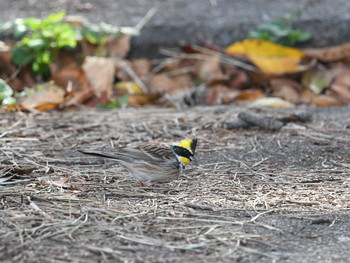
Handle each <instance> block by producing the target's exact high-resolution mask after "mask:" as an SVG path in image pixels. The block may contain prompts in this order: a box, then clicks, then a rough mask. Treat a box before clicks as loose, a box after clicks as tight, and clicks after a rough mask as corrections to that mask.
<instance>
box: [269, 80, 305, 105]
mask: <svg viewBox="0 0 350 263" xmlns="http://www.w3.org/2000/svg"><path fill="white" fill-rule="evenodd" d="M270 86H271V89H272V91H273V95H274V96H275V97H278V98H281V99H284V100H286V101H289V102H291V103H297V102H298V101H299V92H298V91H299V90H301V89H302V86H301V85H300V84H299V83H298V82H296V81H293V80H291V79H287V78H273V79H271V80H270Z"/></svg>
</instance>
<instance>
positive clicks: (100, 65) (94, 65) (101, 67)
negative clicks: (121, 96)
mask: <svg viewBox="0 0 350 263" xmlns="http://www.w3.org/2000/svg"><path fill="white" fill-rule="evenodd" d="M82 67H83V69H84V71H85V73H86V76H87V79H88V81H89V83H90V85H91V87H92V89H93V90H94V92H95V94H96V95H97V96H98V97H101V96H106V97H107V98H110V97H111V95H112V89H113V82H114V75H115V64H114V60H113V59H111V58H103V57H86V58H85V61H84V64H83V66H82Z"/></svg>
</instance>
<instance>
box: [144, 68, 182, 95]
mask: <svg viewBox="0 0 350 263" xmlns="http://www.w3.org/2000/svg"><path fill="white" fill-rule="evenodd" d="M176 88H177V85H176V83H175V82H174V80H173V79H171V78H170V77H169V76H168V75H167V74H164V73H161V74H156V75H153V76H152V78H151V79H150V81H149V82H148V89H149V92H150V93H151V94H165V93H172V92H174V91H176Z"/></svg>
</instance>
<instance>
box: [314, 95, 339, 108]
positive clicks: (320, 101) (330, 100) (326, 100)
mask: <svg viewBox="0 0 350 263" xmlns="http://www.w3.org/2000/svg"><path fill="white" fill-rule="evenodd" d="M311 104H313V105H316V106H323V107H326V106H341V105H344V104H345V103H344V102H343V101H341V100H339V99H337V98H334V97H331V96H328V95H318V96H316V97H315V98H313V99H312V100H311Z"/></svg>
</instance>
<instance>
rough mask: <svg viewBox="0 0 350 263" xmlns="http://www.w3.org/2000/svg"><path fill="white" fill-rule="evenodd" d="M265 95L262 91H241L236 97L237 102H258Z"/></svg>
mask: <svg viewBox="0 0 350 263" xmlns="http://www.w3.org/2000/svg"><path fill="white" fill-rule="evenodd" d="M264 96H265V94H264V93H263V92H262V91H261V90H260V89H250V90H243V91H240V92H239V94H238V95H237V96H236V98H235V100H237V101H251V100H257V99H260V98H262V97H264Z"/></svg>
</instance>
